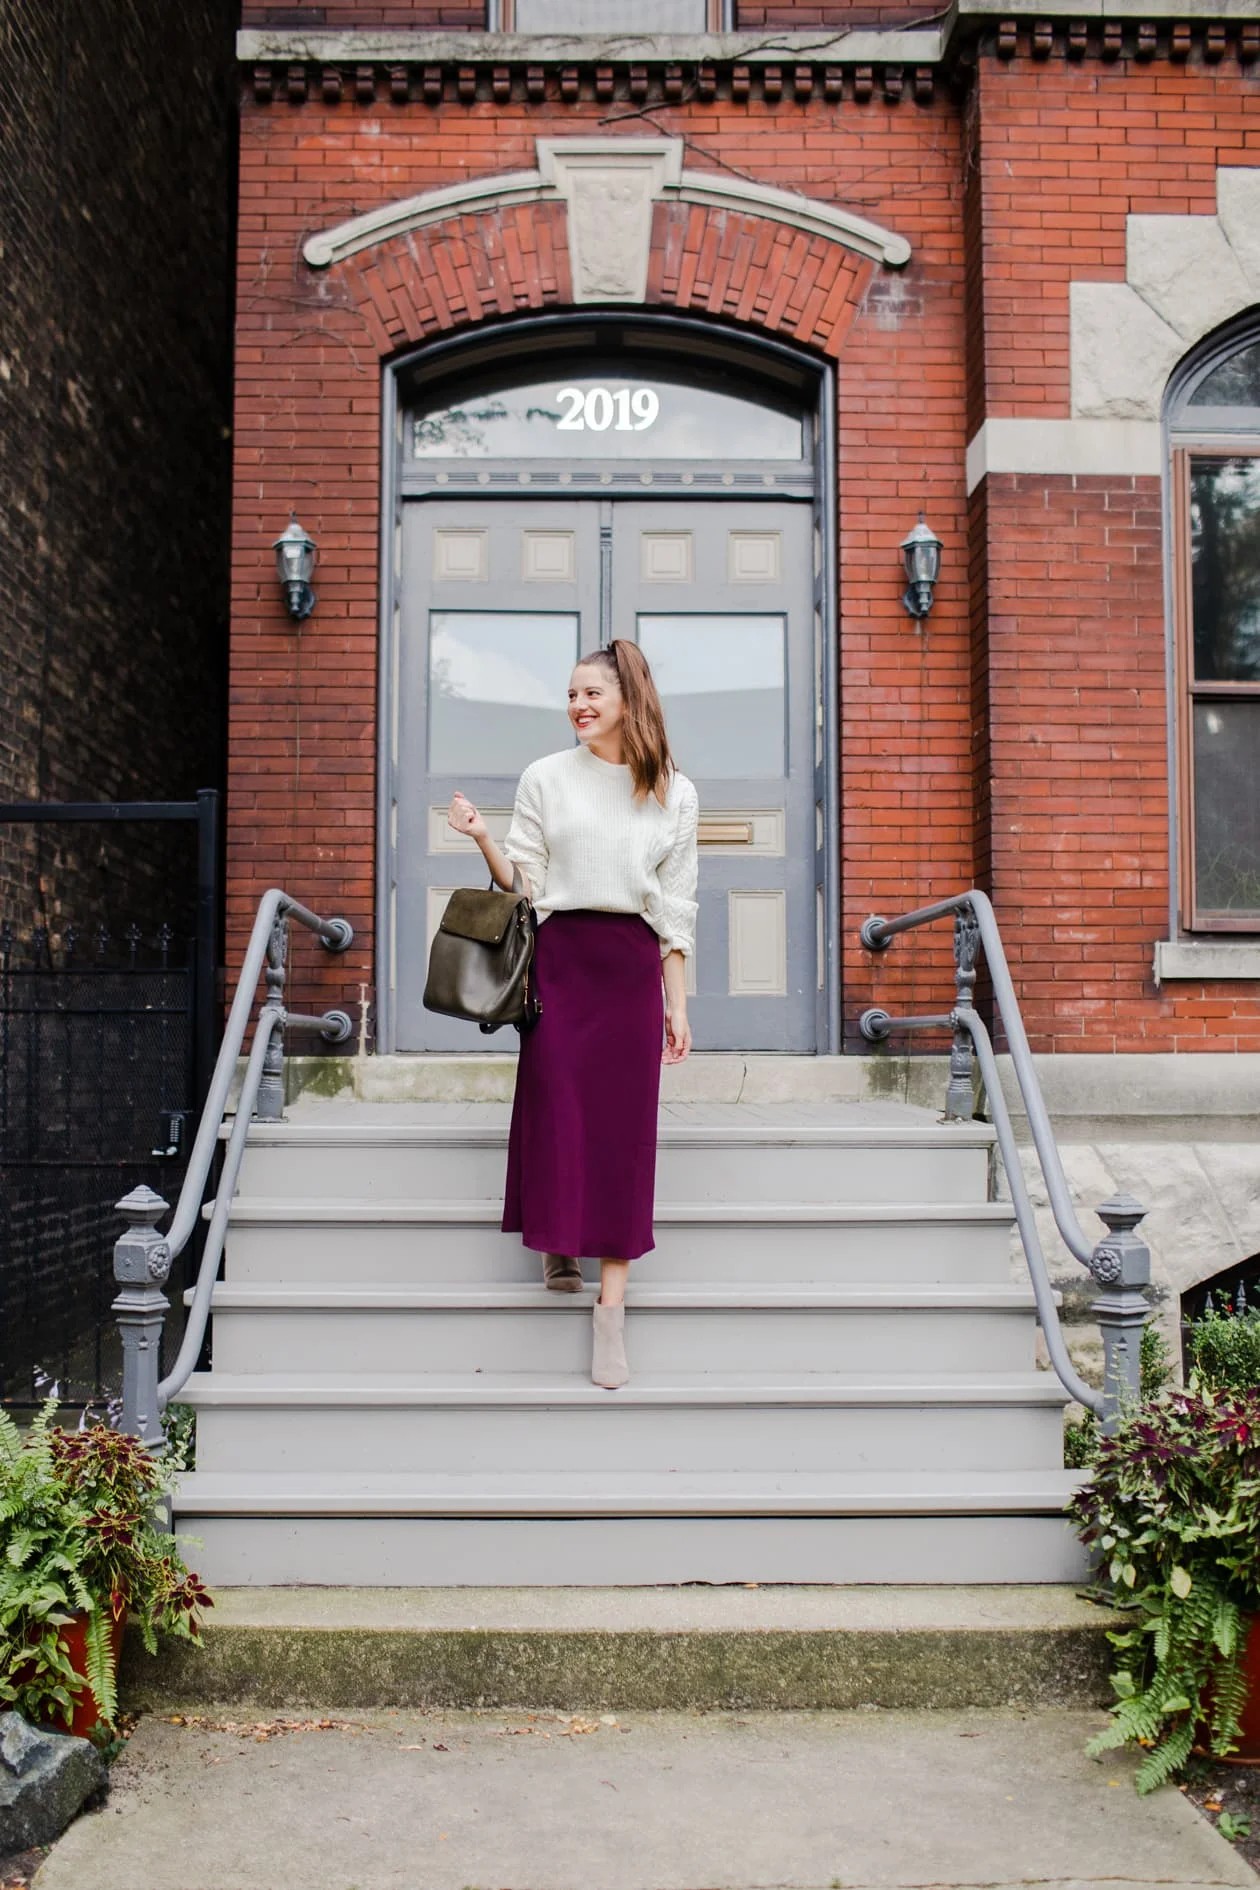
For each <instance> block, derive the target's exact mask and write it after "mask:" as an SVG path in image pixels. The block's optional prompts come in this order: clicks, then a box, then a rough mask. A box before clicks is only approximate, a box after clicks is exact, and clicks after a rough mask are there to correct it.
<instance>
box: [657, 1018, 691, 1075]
mask: <svg viewBox="0 0 1260 1890" xmlns="http://www.w3.org/2000/svg"><path fill="white" fill-rule="evenodd" d="M690 1053H691V1025H690V1024H689V1023H688V1022H687V1007H686V1005H685V1004H681V1005H677V1006H673V1005H666V1007H665V1048H664V1049H663V1050H662V1051H661V1062H662V1063H682V1062H684V1061H685V1059H686V1058H687V1057H688V1056H689V1055H690Z"/></svg>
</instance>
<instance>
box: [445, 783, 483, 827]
mask: <svg viewBox="0 0 1260 1890" xmlns="http://www.w3.org/2000/svg"><path fill="white" fill-rule="evenodd" d="M446 824H447V826H448V827H453V828H454V829H455V832H456V833H462V834H467V836H468V838H469V839H470V840H484V839H485V837H486V833H487V828H486V823H485V821H484V820H483V819H482V818H481V815H480V814H479V813H478V811H477V809H476V808H475V807H474V806H473V804H472V802H471V801H470V800H469V799H468V797H467V796H466V795H464V794H461V793H460V792H459V791H458V789H457V790H456V792H455V794H454V795H453V796H452V799H451V804H450V806H449V807H448V808H447V810H446Z"/></svg>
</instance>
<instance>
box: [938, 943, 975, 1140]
mask: <svg viewBox="0 0 1260 1890" xmlns="http://www.w3.org/2000/svg"><path fill="white" fill-rule="evenodd" d="M979 950H980V922H979V920H978V919H977V917H976V915H975V912H974V911H973V910H972V908H971V907H970V906H962V907H960V908H959V910H958V911H957V912H956V913H955V914H954V981H955V986H956V989H955V994H954V1041H953V1043H952V1045H951V1046H950V1052H949V1087H948V1088H947V1090H946V1091H945V1120H946V1121H947V1122H970V1121H971V1119H972V1117H973V1116H974V1115H975V1113H976V1089H975V1052H974V1050H973V1048H972V1042H971V1032H970V1031H969V1030H968V1029H967V1028H966V1026H965V1025H964V1024H962V1023H960V1022H959V1021H958V1016H957V1014H958V1012H959V1011H969V1010H970V1009H971V1007H972V998H973V997H974V995H975V989H976V956H977V954H978V952H979Z"/></svg>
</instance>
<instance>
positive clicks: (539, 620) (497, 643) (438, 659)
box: [429, 610, 578, 776]
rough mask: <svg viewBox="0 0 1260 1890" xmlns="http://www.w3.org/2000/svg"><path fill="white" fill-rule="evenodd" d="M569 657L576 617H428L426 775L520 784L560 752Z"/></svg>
mask: <svg viewBox="0 0 1260 1890" xmlns="http://www.w3.org/2000/svg"><path fill="white" fill-rule="evenodd" d="M577 657H578V617H577V614H576V612H574V613H572V614H570V613H568V612H561V611H524V610H433V611H430V613H429V769H430V772H431V773H433V774H465V775H470V776H471V775H477V774H482V775H484V774H491V775H494V774H519V773H520V771H521V769H522V768H525V767H527V766H528V765H529V763H530V762H531V761H534V760H536V759H537V758H538V756H539V755H547V754H553V753H554V752H555V750H556V749H558V748H567V747H569V746H570V745H571V743H572V740H573V732H572V729H571V728H570V726H569V716H568V705H567V698H566V691H567V689H568V686H569V676H570V674H571V673H572V670H573V665H574V663H575V662H576V661H577Z"/></svg>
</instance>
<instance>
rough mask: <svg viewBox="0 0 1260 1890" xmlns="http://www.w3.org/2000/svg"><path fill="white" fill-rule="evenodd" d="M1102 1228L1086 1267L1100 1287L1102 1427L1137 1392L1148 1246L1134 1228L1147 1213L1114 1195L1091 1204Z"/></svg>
mask: <svg viewBox="0 0 1260 1890" xmlns="http://www.w3.org/2000/svg"><path fill="white" fill-rule="evenodd" d="M1095 1212H1096V1213H1097V1215H1098V1218H1099V1220H1100V1221H1101V1222H1102V1223H1103V1225H1104V1226H1105V1227H1106V1229H1107V1232H1106V1234H1105V1235H1104V1236H1103V1238H1102V1239H1101V1240H1100V1241H1099V1242H1098V1244H1097V1246H1096V1247H1095V1248H1094V1251H1093V1254H1092V1256H1091V1258H1090V1262H1089V1270H1090V1272H1091V1273H1092V1274H1093V1276H1094V1278H1095V1279H1096V1280H1097V1282H1098V1284H1099V1285H1100V1286H1101V1287H1102V1288H1103V1289H1104V1290H1103V1291H1102V1292H1101V1293H1100V1294H1099V1295H1098V1298H1097V1299H1096V1300H1095V1301H1094V1316H1095V1318H1096V1319H1097V1320H1098V1324H1099V1326H1100V1328H1101V1330H1102V1340H1103V1409H1102V1428H1103V1433H1104V1435H1106V1436H1110V1434H1111V1433H1112V1432H1113V1431H1114V1430H1115V1429H1116V1428H1117V1426H1118V1425H1119V1423H1120V1420H1121V1418H1122V1417H1123V1416H1124V1413H1125V1411H1126V1409H1131V1408H1132V1407H1133V1406H1134V1405H1136V1404H1137V1402H1138V1400H1139V1399H1140V1398H1141V1395H1142V1327H1143V1326H1144V1325H1145V1324H1146V1322H1147V1320H1148V1319H1149V1318H1150V1316H1151V1308H1150V1304H1149V1302H1148V1300H1147V1298H1146V1295H1145V1294H1144V1293H1143V1291H1142V1288H1143V1287H1144V1286H1149V1285H1150V1280H1151V1250H1150V1248H1149V1247H1148V1246H1147V1244H1146V1242H1145V1241H1144V1240H1143V1239H1142V1237H1141V1235H1140V1234H1139V1233H1138V1232H1137V1231H1136V1230H1137V1224H1138V1222H1139V1221H1140V1220H1142V1219H1143V1218H1144V1216H1145V1214H1146V1209H1145V1208H1144V1207H1143V1206H1142V1203H1141V1202H1140V1201H1135V1200H1134V1198H1133V1196H1132V1195H1131V1194H1117V1195H1113V1197H1112V1198H1111V1200H1109V1201H1104V1202H1103V1203H1102V1205H1101V1206H1100V1207H1098V1208H1097V1209H1095Z"/></svg>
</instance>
